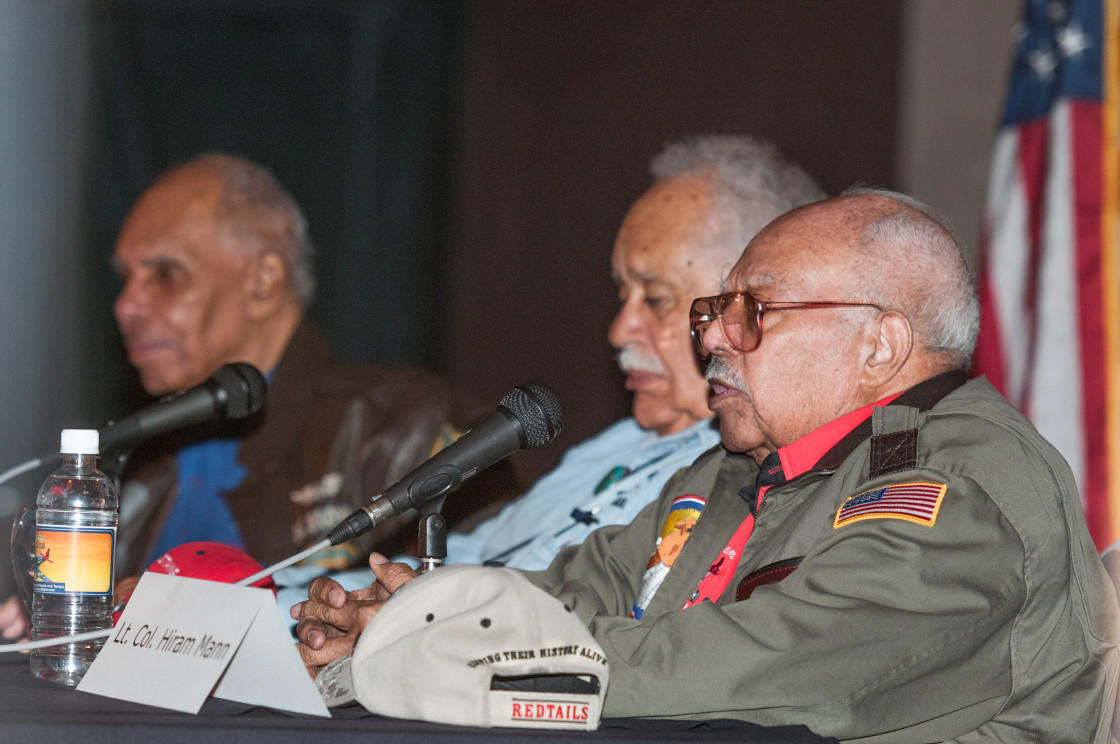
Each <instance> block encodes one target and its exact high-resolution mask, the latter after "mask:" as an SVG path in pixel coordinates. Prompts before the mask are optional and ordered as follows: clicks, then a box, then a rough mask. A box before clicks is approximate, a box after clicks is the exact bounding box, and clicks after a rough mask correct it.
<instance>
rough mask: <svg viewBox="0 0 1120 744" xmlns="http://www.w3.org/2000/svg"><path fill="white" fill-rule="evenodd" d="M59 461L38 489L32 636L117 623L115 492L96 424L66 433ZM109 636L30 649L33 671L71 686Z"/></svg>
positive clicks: (51, 634) (63, 433) (102, 627)
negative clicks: (100, 464)
mask: <svg viewBox="0 0 1120 744" xmlns="http://www.w3.org/2000/svg"><path fill="white" fill-rule="evenodd" d="M61 451H62V467H60V468H59V469H58V470H56V471H54V472H53V473H51V474H50V475H49V476H47V479H46V480H45V481H43V485H42V487H41V488H40V489H39V497H38V500H37V501H36V506H37V510H36V512H35V562H36V563H37V564H38V565H37V567H36V569H35V578H34V581H33V590H34V595H33V600H32V603H31V637H32V638H33V639H36V640H38V639H40V638H55V637H58V636H67V635H73V634H75V633H84V632H86V631H90V630H102V629H106V628H111V627H112V625H113V569H114V568H115V566H114V562H115V559H116V545H117V491H116V488H114V486H113V482H112V481H111V480H109V478H108V477H107V476H106V475H105V474H104V473H102V472H101V471H100V470H98V469H97V456H98V434H97V430H96V429H64V430H63V431H62V447H61ZM104 642H105V639H104V638H99V639H96V640H94V641H85V642H79V643H68V644H65V645H59V646H48V647H46V648H40V649H36V650H34V651H32V652H31V673H32V674H33V675H34V676H36V677H40V678H42V679H48V680H51V681H53V682H58V683H60V684H64V685H68V686H70V687H73V686H74V685H77V684H78V682H80V681H81V679H82V676H83V675H84V674H85V673H86V670H87V669H89V665H90V664H92V663H93V660H94V659H95V658H96V657H97V652H98V651H100V650H101V646H102V645H103V644H104Z"/></svg>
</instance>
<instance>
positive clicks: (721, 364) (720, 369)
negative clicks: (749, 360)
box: [704, 356, 747, 391]
mask: <svg viewBox="0 0 1120 744" xmlns="http://www.w3.org/2000/svg"><path fill="white" fill-rule="evenodd" d="M713 377H718V378H719V379H721V380H723V381H724V382H726V383H727V384H728V385H730V386H731V387H733V388H735V389H736V390H740V391H742V390H745V389H746V387H747V385H746V383H745V382H743V376H742V375H741V374H739V370H737V369H735V368H734V367H733V366H731V363H730V362H728V361H727V360H726V359H724V358H723V357H719V356H712V358H711V361H709V362H708V369H707V370H705V371H704V379H705V380H711V379H712V378H713Z"/></svg>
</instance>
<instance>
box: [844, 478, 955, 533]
mask: <svg viewBox="0 0 1120 744" xmlns="http://www.w3.org/2000/svg"><path fill="white" fill-rule="evenodd" d="M944 496H945V484H943V483H898V484H895V485H892V486H886V487H884V488H876V489H874V490H871V491H864V492H863V493H861V494H860V495H858V496H853V497H852V498H850V499H848V500H847V501H845V502H844V503H843V504H842V505H841V506H840V508H839V509H838V510H837V512H836V519H835V521H834V522H833V523H832V526H833V527H843V526H844V525H846V524H851V523H852V522H858V521H860V520H861V519H905V520H907V521H910V522H917V523H918V524H924V525H926V526H930V525H932V524H933V523H934V522H935V521H937V510H938V509H939V508H941V499H942V498H943V497H944Z"/></svg>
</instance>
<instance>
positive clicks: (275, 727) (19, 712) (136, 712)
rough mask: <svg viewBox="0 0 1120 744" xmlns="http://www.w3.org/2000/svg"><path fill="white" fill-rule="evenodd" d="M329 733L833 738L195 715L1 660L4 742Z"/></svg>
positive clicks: (264, 711)
mask: <svg viewBox="0 0 1120 744" xmlns="http://www.w3.org/2000/svg"><path fill="white" fill-rule="evenodd" d="M320 733H321V734H326V735H328V736H329V739H325V740H329V741H330V742H331V744H349V742H355V743H356V742H359V741H360V742H362V744H382V743H390V742H391V743H392V744H398V743H400V744H412V743H413V742H428V741H448V740H451V741H455V742H469V741H480V742H481V741H485V742H505V741H530V740H532V741H537V740H545V739H548V740H561V739H577V738H578V739H580V740H591V741H595V742H627V743H629V742H641V743H642V744H647V743H648V744H656V743H658V742H759V743H763V742H764V743H765V744H794V743H795V742H804V743H805V744H813V743H815V742H827V741H835V739H824V738H821V737H818V736H815V735H813V734H812V733H810V732H809V730H808V729H806V728H804V727H803V726H781V727H777V728H772V727H762V726H755V725H753V724H749V723H743V722H740V721H726V720H720V721H669V720H661V721H654V720H629V719H606V720H604V721H603V722H602V723H601V724H600V726H599V729H598V731H594V732H572V731H552V730H541V731H535V730H528V729H479V728H468V727H463V726H447V725H444V724H438V723H427V722H423V721H405V720H400V719H396V718H386V717H383V716H377V715H374V714H372V713H369V712H367V711H366V710H365V709H363V708H361V707H359V706H350V707H346V708H340V709H334V710H333V711H332V717H331V718H329V719H327V718H317V717H313V716H304V715H300V714H295V713H285V712H283V711H277V710H273V709H271V708H264V707H257V706H249V705H244V704H241V703H234V702H231V701H228V700H220V699H217V698H213V697H211V698H209V699H207V701H206V703H205V704H204V705H203V706H202V710H201V711H200V712H199V714H198V715H190V714H187V713H178V712H176V711H170V710H164V709H162V708H154V707H151V706H148V705H140V704H139V703H130V702H126V701H123V700H114V699H112V698H107V697H102V696H100V695H92V694H89V693H85V692H79V691H77V690H73V689H70V688H66V687H62V686H61V685H56V684H53V683H51V682H45V681H43V680H41V679H36V678H35V677H32V676H31V673H30V671H29V667H28V658H27V656H26V655H24V654H0V741H3V742H18V741H24V742H38V741H73V742H78V743H79V744H101V743H102V742H104V743H105V744H109V743H110V742H111V743H112V744H126V743H128V742H143V743H144V744H147V742H152V741H159V742H160V743H161V744H164V742H167V743H168V744H175V743H177V742H184V743H187V742H190V743H191V744H193V743H194V742H198V741H200V740H204V741H207V742H231V744H258V742H259V744H266V742H267V744H278V743H281V744H282V743H284V742H292V743H293V744H295V743H296V742H300V743H301V744H302V743H303V742H307V741H311V740H312V736H313V735H315V734H320Z"/></svg>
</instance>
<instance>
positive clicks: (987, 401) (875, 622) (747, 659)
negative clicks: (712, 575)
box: [529, 378, 1120, 744]
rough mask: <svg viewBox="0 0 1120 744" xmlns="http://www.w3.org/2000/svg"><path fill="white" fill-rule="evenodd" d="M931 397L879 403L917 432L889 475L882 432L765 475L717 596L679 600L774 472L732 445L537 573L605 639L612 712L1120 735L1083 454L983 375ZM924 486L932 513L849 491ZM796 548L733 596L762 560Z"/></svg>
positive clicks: (873, 729)
mask: <svg viewBox="0 0 1120 744" xmlns="http://www.w3.org/2000/svg"><path fill="white" fill-rule="evenodd" d="M939 379H940V378H934V380H931V381H927V382H926V383H923V384H922V385H925V386H928V385H930V384H931V383H935V381H936V380H939ZM920 387H922V386H918V387H916V388H914V390H915V391H916V390H918V388H920ZM950 387H952V386H950ZM911 392H913V391H911ZM906 395H908V394H904V396H903V397H900V399H899V400H898V401H895V403H899V404H901V403H903V402H904V401H905V400H906ZM935 399H936V400H938V402H936V403H933V404H932V408H929V410H926V411H924V412H921V411H919V409H918V408H914V407H910V406H909V405H894V404H892V405H889V406H885V407H878V408H876V409H875V411H874V414H873V416H872V420H871V424H872V429H873V432H872V433H873V434H874V435H875V436H881V437H884V438H883V439H880V440H878V441H879V442H880V444H881V443H882V442H892V441H893V442H897V441H899V437H901V438H902V439H905V438H906V435H907V434H908V433H909V432H915V431H916V435H917V439H916V442H914V443H913V445H912V453H911V454H912V461H911V462H909V463H905V462H904V463H903V465H902V469H898V470H896V471H895V472H888V473H885V474H879V475H877V476H875V477H872V476H871V466H870V460H871V444H872V440H873V439H874V437H871V438H868V439H864V440H863V441H862V442H861V443H859V444H856V445H855V446H854V449H851V451H850V454H847V456H846V457H842V458H841V459H840V460H838V461H836V462H834V463H824V464H825V466H824V467H820V466H821V463H818V468H819V469H814V470H811V471H810V472H808V473H805V474H803V475H801V476H800V477H797V478H794V479H793V480H791V481H790V482H788V483H786V484H784V485H780V486H774V487H772V488H771V489H770V490H769V491H767V492H766V494H765V497H764V499H763V501H762V503H761V505H760V506H759V507H758V513H757V516H756V522H755V526H754V531H753V534H752V536H751V538H750V540H749V541H748V543H747V544H746V547H745V548H744V550H743V553H742V556H741V560H740V561H739V564H738V567H737V569H736V571H735V573H734V576H733V579H732V581H731V583H730V584H729V586H728V588H727V589H726V590H725V591H724V592H723V595H722V596H721V597H720V599H719V601H718V602H716V603H714V604H713V603H712V602H703V603H701V604H698V605H696V606H694V607H691V608H688V609H683V610H682V609H681V607H682V606H683V605H684V604H685V602H687V601H688V599H689V598H690V596H692V595H693V593H694V592H695V590H696V588H697V585H698V583H699V582H700V580H701V579H702V578H703V577H704V575H705V574H706V572H707V571H708V569H709V566H710V565H711V564H712V563H713V561H714V560H715V559H716V558H717V556H718V555H719V553H720V551H721V550H722V549H723V548H724V546H725V545H727V543H728V540H729V538H730V537H731V535H732V533H733V532H734V531H735V530H736V528H737V527H738V526H739V525H740V523H741V522H742V521H743V520H744V519H745V518H746V517H747V515H748V514H749V507H748V504H747V503H746V501H745V500H744V499H743V498H741V497H740V495H739V491H740V489H741V488H742V487H743V486H745V485H749V484H753V483H754V479H755V474H756V473H757V466H756V465H755V463H754V462H753V460H751V459H750V458H748V457H746V456H744V455H740V454H734V453H728V452H726V451H725V450H723V449H721V448H717V449H716V450H713V451H711V452H709V453H707V454H705V455H704V456H702V457H701V458H700V459H699V460H698V461H697V462H696V463H695V464H694V465H693V466H691V467H689V468H686V469H684V470H681V471H680V472H679V473H677V475H676V476H674V478H673V479H671V480H670V481H669V483H668V484H667V486H666V488H665V490H664V491H663V492H662V495H661V497H660V499H659V500H658V501H657V502H654V503H653V504H651V505H650V506H649V507H648V508H647V509H646V510H645V511H643V512H642V513H641V514H640V515H639V516H638V517H637V518H636V519H635V521H634V522H633V523H632V524H631V525H629V526H625V527H606V528H603V529H601V530H599V531H597V532H595V533H593V534H592V535H591V536H590V538H589V539H588V540H587V541H586V542H585V543H584V544H583V545H582V546H578V547H572V548H568V549H566V550H565V551H564V552H562V553H561V554H560V555H559V556H558V557H557V559H556V560H555V561H554V562H553V564H552V566H551V567H550V568H549V569H547V570H546V571H541V572H536V573H530V574H529V577H530V579H531V580H532V581H533V582H534V583H536V584H537V585H539V586H542V587H543V588H545V589H546V590H548V591H550V592H551V593H552V594H554V595H555V596H557V597H559V598H560V599H561V600H562V601H564V602H565V603H566V604H568V605H569V606H570V607H571V608H572V609H573V610H574V611H575V612H576V613H577V614H578V615H579V616H580V617H581V618H582V619H583V620H584V621H585V622H586V623H587V624H588V626H589V627H590V629H591V631H592V633H593V635H594V636H595V638H596V639H597V640H598V641H599V642H600V643H601V644H602V646H603V649H604V650H605V652H606V655H607V657H608V659H609V663H610V687H609V689H608V691H607V697H606V703H605V710H604V716H607V717H679V718H696V719H710V718H738V719H743V720H747V721H752V722H755V723H759V724H764V725H779V724H804V725H807V726H808V727H809V728H810V729H812V730H813V731H815V732H816V733H818V734H822V735H826V736H835V737H837V738H839V739H842V740H846V741H859V742H932V741H946V740H952V741H959V742H981V741H985V742H992V741H998V742H1013V741H1014V742H1019V741H1036V742H1048V743H1049V742H1077V743H1078V744H1085V743H1086V742H1101V744H1105V743H1106V742H1107V741H1108V730H1109V724H1110V722H1111V718H1112V710H1113V705H1114V701H1115V700H1116V693H1117V674H1118V669H1120V654H1118V650H1117V638H1118V625H1120V621H1118V616H1120V610H1118V608H1117V600H1116V594H1115V592H1114V590H1113V588H1112V584H1111V582H1110V581H1109V579H1108V577H1107V575H1106V574H1105V572H1104V570H1103V567H1102V565H1101V562H1100V559H1099V557H1098V555H1097V552H1096V550H1095V549H1094V547H1093V544H1092V542H1091V540H1090V538H1089V534H1088V531H1087V530H1086V528H1085V523H1084V517H1083V514H1082V510H1081V505H1080V501H1079V498H1078V494H1077V489H1076V486H1075V484H1074V480H1073V477H1072V475H1071V473H1070V470H1069V467H1068V466H1067V465H1066V463H1065V461H1064V460H1063V459H1062V458H1061V456H1060V455H1059V454H1058V453H1057V452H1056V451H1055V450H1054V449H1053V447H1051V446H1050V445H1049V444H1048V443H1047V442H1046V441H1045V440H1043V438H1042V437H1041V436H1040V435H1039V434H1038V433H1037V432H1036V431H1035V430H1034V428H1033V427H1032V426H1031V424H1030V423H1029V422H1028V421H1027V420H1026V419H1025V418H1024V417H1023V416H1021V415H1020V414H1019V413H1018V412H1016V411H1015V410H1014V409H1013V408H1012V407H1011V406H1010V405H1009V404H1008V403H1006V402H1005V401H1004V400H1003V398H1002V397H1000V395H999V394H998V393H997V392H996V391H995V390H994V389H993V388H992V387H991V385H989V384H988V382H987V381H986V380H983V379H979V380H972V381H969V382H967V383H965V384H964V385H963V386H961V387H957V388H956V389H955V390H952V392H949V393H948V394H947V395H944V397H940V394H939V395H938V396H937V397H936V398H935ZM892 435H893V437H894V438H893V439H892V438H891V437H892ZM847 446H848V447H849V448H850V446H851V442H848V445H847ZM828 459H829V457H828V456H827V455H826V456H825V457H824V458H822V462H823V461H825V460H828ZM903 459H905V458H903ZM880 469H882V468H880ZM888 469H889V468H888ZM906 483H928V484H943V485H945V486H946V488H945V490H944V495H943V496H942V497H941V499H940V502H939V504H938V507H937V511H936V515H935V518H934V519H932V520H917V521H914V520H908V519H902V518H890V517H888V516H883V515H879V516H876V517H873V518H864V519H857V520H854V521H846V520H845V519H843V517H845V516H846V515H848V514H849V512H850V509H849V511H843V512H842V510H843V509H844V506H845V504H846V502H848V501H849V500H850V499H853V498H854V497H858V496H860V495H862V494H865V493H867V492H869V491H872V490H874V489H879V488H884V487H889V486H892V485H898V484H906ZM685 494H698V495H701V496H704V497H706V498H707V504H706V506H705V507H704V509H703V511H702V512H701V514H700V516H699V519H698V520H697V522H696V524H695V526H694V528H693V530H692V534H691V536H690V537H689V538H688V540H687V542H686V543H685V544H684V547H683V549H681V551H680V553H679V554H678V556H677V558H676V562H675V564H674V565H673V567H672V569H671V570H670V571H669V573H668V575H667V577H666V579H665V581H664V583H663V584H662V585H661V586H660V588H659V589H658V590H657V593H656V594H655V595H654V597H653V599H652V601H651V602H650V604H649V606H648V607H647V608H646V610H645V613H644V614H643V616H642V619H641V620H633V619H630V618H629V617H628V613H629V612H630V609H631V605H632V603H633V602H634V599H635V596H636V594H637V592H638V589H639V586H640V584H641V580H642V574H643V571H645V569H646V566H647V563H648V562H649V560H650V557H651V555H652V554H653V550H654V546H655V542H656V539H657V536H658V535H659V534H660V530H661V527H662V525H663V523H664V522H665V518H666V516H667V514H668V511H669V505H670V502H671V501H672V500H673V499H674V498H676V497H677V496H681V495H685ZM841 522H843V523H842V524H840V526H837V525H838V523H841ZM797 558H801V559H802V560H801V562H800V564H799V565H797V567H796V568H795V569H794V570H793V571H792V573H789V574H788V575H786V576H785V577H784V578H781V579H780V580H779V581H777V582H775V583H769V584H764V585H762V586H759V587H758V588H756V589H754V591H753V594H752V595H751V596H750V597H749V598H748V599H743V600H741V601H736V598H735V594H736V589H737V587H738V586H739V584H740V582H742V581H743V579H745V578H747V577H748V575H750V574H752V573H754V572H756V571H758V569H761V568H764V567H767V566H770V565H772V564H775V563H778V562H781V561H787V560H788V559H797ZM794 562H796V561H794ZM778 575H779V576H781V573H780V572H779V573H778Z"/></svg>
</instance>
